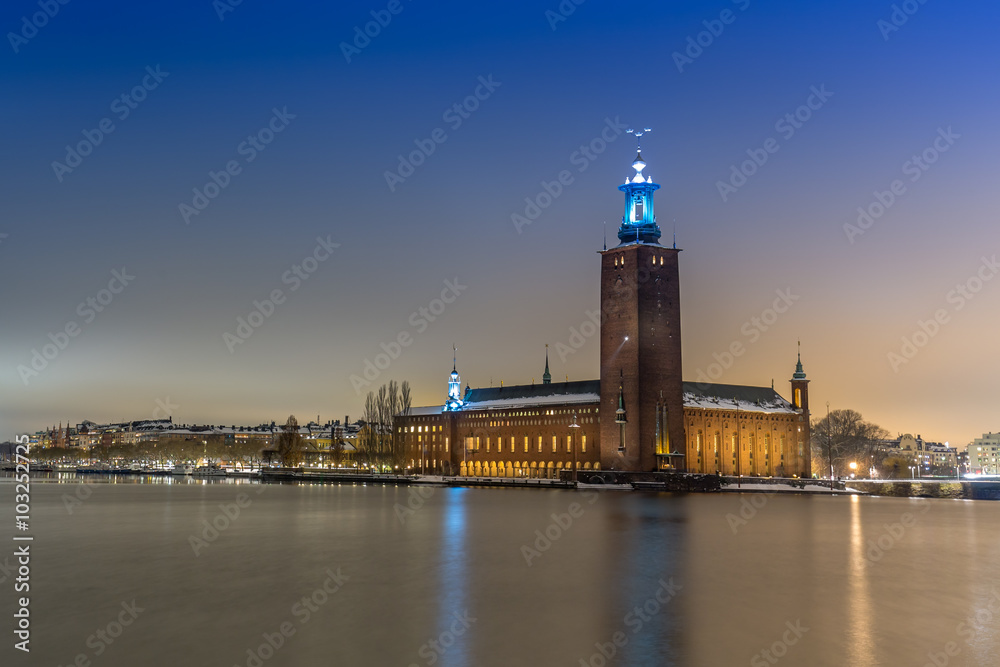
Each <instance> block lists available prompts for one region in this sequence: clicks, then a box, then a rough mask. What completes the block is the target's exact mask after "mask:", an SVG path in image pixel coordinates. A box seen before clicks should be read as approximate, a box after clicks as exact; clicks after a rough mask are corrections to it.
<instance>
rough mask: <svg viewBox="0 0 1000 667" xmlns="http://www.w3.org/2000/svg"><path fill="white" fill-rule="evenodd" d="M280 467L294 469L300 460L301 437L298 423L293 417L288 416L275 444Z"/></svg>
mask: <svg viewBox="0 0 1000 667" xmlns="http://www.w3.org/2000/svg"><path fill="white" fill-rule="evenodd" d="M275 448H276V449H277V450H278V458H279V459H280V461H281V465H282V466H284V467H286V468H294V467H295V466H297V465H298V464H299V461H300V460H301V459H302V436H301V435H299V421H298V420H297V419H296V418H295V415H289V416H288V421H286V422H285V425H284V426H282V427H281V433H280V434H278V439H277V441H276V442H275Z"/></svg>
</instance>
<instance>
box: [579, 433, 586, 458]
mask: <svg viewBox="0 0 1000 667" xmlns="http://www.w3.org/2000/svg"><path fill="white" fill-rule="evenodd" d="M580 451H582V452H583V453H584V454H586V453H587V436H585V435H581V436H580Z"/></svg>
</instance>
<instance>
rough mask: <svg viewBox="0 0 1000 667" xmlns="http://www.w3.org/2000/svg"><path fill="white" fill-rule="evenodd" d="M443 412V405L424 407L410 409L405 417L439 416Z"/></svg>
mask: <svg viewBox="0 0 1000 667" xmlns="http://www.w3.org/2000/svg"><path fill="white" fill-rule="evenodd" d="M442 412H444V406H443V405H428V406H426V407H420V408H410V411H409V412H407V413H406V416H407V417H414V416H415V417H421V416H424V415H439V414H441V413H442Z"/></svg>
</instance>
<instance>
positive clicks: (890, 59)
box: [0, 0, 1000, 449]
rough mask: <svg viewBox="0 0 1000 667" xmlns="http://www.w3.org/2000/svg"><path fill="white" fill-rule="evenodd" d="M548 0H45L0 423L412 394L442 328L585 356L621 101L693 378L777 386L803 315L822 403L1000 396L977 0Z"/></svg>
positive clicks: (958, 427)
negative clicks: (395, 1)
mask: <svg viewBox="0 0 1000 667" xmlns="http://www.w3.org/2000/svg"><path fill="white" fill-rule="evenodd" d="M574 6H575V10H574V11H573V12H572V13H571V14H568V15H566V14H563V13H562V12H561V10H560V9H559V7H560V5H559V3H556V2H519V3H513V4H507V5H504V9H503V11H502V12H498V11H497V10H495V9H493V8H491V7H483V6H475V7H470V6H468V5H465V4H463V5H458V4H457V3H456V4H451V3H444V4H436V5H434V6H433V7H428V6H422V5H419V4H416V3H414V4H411V3H408V2H403V3H400V4H399V5H396V6H395V7H397V8H399V11H398V12H392V11H390V10H389V9H388V8H387V5H386V4H384V3H378V6H376V5H368V4H363V3H346V4H344V3H341V4H337V5H336V6H318V7H312V6H296V7H292V8H274V7H257V6H254V5H252V4H247V3H243V4H241V5H238V6H235V7H232V8H231V9H232V11H225V12H223V13H222V14H221V15H219V14H218V13H217V9H214V8H213V6H212V3H204V2H198V3H186V4H181V5H178V6H172V7H171V8H169V9H167V10H163V9H162V8H157V9H155V10H154V9H153V8H148V7H144V6H136V7H130V8H128V9H127V10H122V9H120V8H116V9H115V10H114V11H111V9H110V7H108V6H105V5H103V4H102V3H98V4H96V5H79V6H78V5H76V4H75V3H72V4H69V5H65V6H62V5H60V9H59V12H58V14H57V15H56V16H53V17H52V18H51V19H50V20H49V21H48V22H47V24H46V25H44V26H42V27H39V28H38V29H37V30H36V31H35V33H32V35H31V36H22V37H21V39H19V40H18V39H15V40H13V42H12V41H11V39H10V38H8V43H9V47H10V50H9V51H8V52H7V53H6V54H5V55H4V56H3V63H4V69H5V72H6V74H7V77H8V82H9V90H10V91H11V94H12V104H11V105H9V106H8V107H6V108H5V109H4V110H3V112H2V113H3V115H4V119H5V121H6V125H7V126H8V127H10V128H16V131H15V132H11V133H10V136H9V139H8V147H7V148H8V149H7V151H5V153H4V155H3V156H0V161H2V162H3V164H4V173H5V174H7V175H8V178H7V182H6V184H7V186H8V187H7V188H6V197H5V215H4V216H3V218H2V220H0V284H2V285H3V289H2V292H0V304H2V309H3V313H4V317H3V322H2V325H0V330H2V333H3V340H4V343H5V344H4V346H3V348H2V350H0V391H2V395H3V399H4V400H3V401H0V429H2V430H3V433H2V434H0V440H7V439H13V436H14V435H15V434H16V433H26V432H35V431H37V430H40V429H42V428H45V427H48V426H51V425H55V424H57V423H59V422H60V421H62V422H65V421H66V420H71V421H73V423H74V424H75V423H77V422H81V421H83V420H84V419H90V420H93V421H95V422H107V421H118V420H131V419H142V418H152V417H155V416H165V414H167V413H168V409H166V408H165V407H164V406H170V407H169V414H172V416H173V418H174V421H175V422H179V423H211V424H220V423H221V424H237V425H243V424H246V425H255V424H257V423H261V422H270V421H272V420H273V421H277V422H279V423H280V422H282V421H283V420H284V419H285V418H286V417H287V416H288V415H289V414H295V415H296V416H297V417H298V418H299V420H300V421H302V422H306V421H309V420H311V419H314V418H315V417H316V415H319V416H320V417H321V419H322V420H323V421H325V420H327V419H343V418H344V417H345V416H346V415H350V416H351V417H352V418H357V417H360V416H361V413H362V406H363V401H364V394H365V392H366V391H367V390H368V389H376V388H377V387H378V385H380V384H382V383H384V382H388V381H389V380H390V379H395V380H397V381H402V380H408V381H409V382H410V384H411V385H412V387H413V402H414V404H415V405H428V404H440V403H443V402H444V399H445V397H446V390H447V375H448V373H449V372H450V371H451V364H452V354H453V352H452V346H453V345H457V346H458V348H459V349H458V358H457V363H458V370H459V372H460V373H461V376H462V384H463V386H464V385H465V384H469V385H471V386H472V387H486V386H490V384H491V383H493V384H495V385H498V384H499V383H500V382H501V381H503V382H504V383H505V384H528V383H530V382H531V381H532V379H534V380H535V382H540V381H541V374H542V370H543V368H544V355H545V345H546V344H548V345H549V346H550V347H549V353H550V356H549V360H550V368H551V372H552V376H553V378H554V379H556V380H562V379H564V378H565V377H566V376H568V377H569V379H570V380H588V379H595V378H597V377H598V375H599V369H598V351H599V350H598V347H599V343H598V340H597V337H596V336H589V337H588V336H585V335H583V334H582V333H581V327H582V325H584V324H585V323H587V322H590V321H591V320H592V318H591V316H590V315H588V313H593V312H594V311H595V310H596V309H598V308H599V303H598V301H599V298H598V289H599V285H598V280H597V277H596V276H597V269H598V267H599V266H600V264H599V262H600V259H599V257H598V256H597V254H596V251H598V250H600V249H601V247H602V243H603V238H604V229H605V222H606V223H607V228H608V230H607V232H608V236H609V238H610V239H614V235H615V230H617V228H618V224H619V221H620V217H621V213H622V212H621V193H619V192H618V190H617V187H618V185H619V184H620V183H621V182H622V181H623V179H624V178H625V176H626V175H628V174H629V172H630V171H631V170H630V167H629V165H630V164H631V162H632V159H633V157H634V151H635V139H634V138H633V137H631V136H629V135H627V134H625V129H628V128H637V129H638V128H644V127H651V128H653V131H652V132H651V133H649V134H648V135H647V136H643V138H642V147H643V157H644V158H645V160H646V162H647V163H648V167H647V172H648V173H649V174H650V175H651V176H652V177H653V178H654V179H655V180H656V182H657V183H659V184H660V185H661V186H662V189H661V190H660V191H659V192H658V194H657V214H658V222H659V225H660V227H661V228H662V230H663V233H664V236H663V239H662V241H663V242H664V243H665V244H667V245H669V242H670V241H669V239H670V237H671V236H672V235H673V234H674V230H675V229H676V238H677V246H678V247H679V248H682V249H683V250H684V252H683V253H681V256H680V276H681V308H682V327H683V340H684V349H683V363H684V376H685V379H687V380H689V381H697V380H699V379H701V377H702V375H704V376H705V377H709V378H710V379H711V380H712V381H715V382H719V383H727V384H758V385H759V384H763V383H764V382H765V381H766V380H769V379H771V378H773V380H774V386H775V388H776V389H777V390H778V392H779V393H781V394H782V395H784V396H786V397H787V396H788V393H789V390H788V386H789V385H788V381H789V379H790V378H791V375H792V372H793V370H794V365H795V360H796V350H797V348H796V342H797V341H799V340H801V342H802V360H803V363H804V365H805V369H806V371H807V373H808V376H809V379H810V380H811V381H812V384H811V385H810V392H811V401H812V406H811V407H812V413H813V416H814V417H822V416H823V415H824V414H825V411H826V403H827V402H829V404H830V408H831V409H833V410H836V409H842V408H850V409H854V410H857V411H859V412H861V413H862V414H863V415H864V417H865V418H866V419H867V420H869V421H873V422H875V423H877V424H879V425H880V426H882V427H884V428H886V429H887V430H888V431H889V432H890V433H893V434H896V433H912V434H913V435H918V434H919V435H922V436H923V438H924V439H926V440H930V441H940V442H945V441H948V442H950V444H951V445H952V446H955V447H959V448H960V449H961V448H964V447H965V446H966V445H967V444H968V443H970V442H972V440H973V439H975V438H978V437H981V436H982V435H983V434H984V433H988V432H993V431H996V430H997V429H998V425H997V423H996V421H995V420H996V417H995V414H996V409H995V405H996V398H997V395H996V390H995V388H994V387H993V382H992V377H991V376H992V375H993V373H992V371H993V369H992V367H991V365H990V363H989V360H990V359H991V358H995V357H996V352H997V342H996V336H995V334H994V332H995V330H996V328H997V324H998V318H1000V315H998V314H997V313H998V311H997V309H996V308H995V307H993V306H995V304H996V303H997V291H998V290H1000V281H994V280H993V277H995V274H996V273H997V272H998V271H1000V265H998V264H997V260H996V255H997V250H998V246H1000V243H998V238H997V233H996V210H997V206H996V202H995V198H996V195H995V194H994V188H993V184H992V180H993V179H992V176H993V175H994V174H995V171H996V168H995V165H994V160H995V157H994V156H995V155H996V150H995V147H996V146H997V143H998V142H997V139H998V138H1000V137H998V134H1000V130H998V129H997V126H996V123H995V121H994V119H993V118H992V116H993V114H992V111H993V109H995V108H996V106H997V104H996V103H997V97H998V92H997V90H996V87H995V86H987V85H984V84H985V82H987V81H990V80H991V79H990V77H991V76H992V75H993V73H992V70H991V69H990V64H991V63H992V62H993V61H994V59H993V58H991V57H990V56H992V55H994V54H993V53H992V52H990V51H988V49H989V48H995V47H994V46H992V45H993V41H992V26H993V25H995V20H992V19H996V18H998V16H997V14H998V13H1000V9H998V8H997V7H995V6H988V7H968V6H958V7H956V6H950V5H946V4H934V3H927V4H923V5H920V6H919V9H918V10H917V11H916V12H915V13H913V14H910V15H907V17H906V20H905V22H901V21H902V20H901V19H900V18H899V17H898V16H895V17H894V10H893V3H891V2H890V3H886V4H885V5H884V6H883V5H878V4H877V5H872V4H870V3H864V2H860V0H850V1H849V2H845V3H842V4H840V5H837V6H836V7H830V6H824V7H825V9H824V10H823V11H824V12H825V13H826V15H825V16H824V18H823V20H820V19H819V18H818V17H817V8H816V7H814V6H811V5H806V6H804V5H802V4H801V3H792V2H789V1H786V2H779V3H777V4H774V3H771V4H768V5H764V4H760V3H756V2H750V0H737V1H734V2H731V3H728V2H720V3H708V2H684V3H677V4H675V5H672V6H669V7H665V6H648V7H646V6H644V7H643V8H642V11H641V13H640V12H627V13H625V12H621V10H620V8H618V7H614V6H605V5H601V4H599V3H585V4H582V5H579V6H576V5H574ZM36 11H38V5H37V3H16V4H15V5H12V6H9V7H6V8H5V9H4V10H3V11H2V12H0V24H2V25H4V26H6V27H7V29H6V30H5V31H4V32H5V33H7V32H11V33H13V34H17V35H21V34H22V32H23V31H24V28H23V24H22V18H23V17H25V16H28V17H30V16H31V15H32V14H33V13H34V12H36ZM373 12H374V13H373ZM727 12H728V13H727ZM373 21H374V22H375V26H376V27H375V28H372V27H370V25H369V24H371V22H373ZM897 24H898V25H897ZM366 29H368V31H369V32H368V35H367V40H366V39H364V38H362V37H359V35H361V36H364V31H365V30H366ZM27 32H30V30H29V31H27ZM609 245H610V241H609ZM734 350H740V353H739V354H738V355H734V354H733V351H734ZM379 355H385V356H384V357H379ZM386 359H388V363H387V364H384V363H382V362H384V361H385V360H386ZM379 366H384V368H380V367H379ZM366 369H367V370H368V375H367V377H366V375H365V372H366ZM372 369H374V370H372ZM352 378H353V379H352ZM359 379H360V380H363V381H364V382H370V385H366V384H364V382H360V381H359Z"/></svg>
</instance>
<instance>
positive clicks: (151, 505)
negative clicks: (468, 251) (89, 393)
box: [0, 475, 1000, 667]
mask: <svg viewBox="0 0 1000 667" xmlns="http://www.w3.org/2000/svg"><path fill="white" fill-rule="evenodd" d="M81 482H84V483H86V485H87V488H88V489H89V490H90V491H91V493H90V494H89V496H88V497H87V498H86V499H84V500H82V501H81V502H80V503H77V504H73V506H72V510H71V511H70V510H68V509H67V506H66V503H65V500H64V497H65V496H72V495H74V494H75V493H76V491H77V490H78V489H80V488H81V486H80V484H81ZM12 493H13V485H12V484H11V483H10V480H9V478H8V479H2V480H0V494H5V496H4V497H10V494H12ZM241 495H242V496H243V497H244V498H245V501H246V503H245V504H246V506H245V507H243V508H242V509H241V510H240V514H239V516H238V517H236V518H235V519H232V520H230V521H229V522H228V525H227V526H226V527H224V528H223V529H221V530H219V532H218V535H217V536H216V537H215V538H213V539H212V540H210V541H208V542H206V546H204V547H203V548H201V551H200V555H198V556H195V555H194V549H193V547H192V542H191V540H192V537H193V536H194V537H195V538H197V537H198V536H201V535H203V532H204V531H205V530H206V528H205V527H206V526H207V525H210V524H211V523H212V522H217V524H218V525H223V524H225V523H226V521H225V520H223V519H220V516H224V508H225V507H227V506H229V507H230V508H231V506H232V504H233V503H235V502H236V501H237V499H238V498H239V497H240V496H241ZM426 495H427V497H426V498H422V499H421V502H414V505H415V506H416V508H415V509H413V511H412V512H409V513H405V514H404V515H403V518H402V520H401V519H400V513H399V511H398V507H413V505H410V504H409V503H410V501H411V500H412V498H413V489H411V488H407V487H394V486H362V485H343V486H284V485H260V484H257V483H256V482H253V481H251V480H246V479H226V480H209V479H198V478H193V479H192V478H172V477H169V476H167V477H146V478H141V479H140V478H128V477H120V478H107V477H104V478H99V477H97V476H87V477H82V476H81V477H78V476H75V475H73V476H69V475H65V476H64V475H58V476H53V477H52V478H51V479H49V480H35V481H34V482H33V486H32V526H33V531H32V532H33V534H34V535H35V538H36V540H35V542H34V543H33V545H32V549H33V560H32V577H33V582H32V585H33V588H32V591H31V598H32V603H31V609H32V614H33V617H32V618H33V629H34V633H35V634H34V635H33V651H32V655H31V656H30V659H25V658H23V657H22V656H19V655H13V656H12V657H11V659H10V660H9V661H8V660H7V655H10V653H12V652H11V651H8V649H9V647H8V648H5V649H3V650H4V651H8V652H7V653H5V654H4V656H5V657H4V665H7V664H16V665H21V664H25V665H27V664H30V665H38V664H53V665H65V664H69V663H71V662H72V661H73V660H74V658H75V657H76V656H77V655H78V654H84V655H86V656H88V657H89V658H90V659H91V660H93V663H94V664H95V665H98V664H100V665H136V664H143V665H177V664H182V663H184V664H187V663H191V664H219V665H244V666H245V665H247V664H248V650H249V651H253V650H254V649H256V648H257V647H259V646H260V645H261V642H263V641H264V639H263V638H264V635H266V634H268V633H273V632H274V631H275V629H276V628H278V627H280V625H281V623H282V622H286V621H287V622H290V623H292V624H293V627H294V629H295V634H294V635H293V636H291V637H290V638H288V639H287V641H286V642H285V643H284V645H283V646H282V647H281V648H280V649H279V650H278V651H276V652H274V654H273V656H269V657H268V658H267V659H266V660H265V661H263V662H262V665H263V667H272V666H275V665H324V664H331V663H333V664H345V665H400V666H401V667H408V666H411V665H418V666H423V665H429V664H431V661H432V659H433V660H434V663H433V664H435V665H443V666H446V667H457V666H461V665H556V664H563V665H574V666H576V665H587V664H593V665H598V664H601V659H603V658H602V656H601V651H602V649H603V651H605V652H611V651H612V649H613V651H614V656H613V657H612V658H610V659H609V660H607V664H609V665H611V664H621V665H640V666H643V665H682V666H683V665H713V666H714V665H747V664H753V663H752V660H753V659H754V658H755V656H759V655H760V651H762V650H768V649H769V647H772V646H773V645H774V643H775V642H776V641H779V640H780V639H781V638H782V635H783V632H784V630H785V629H786V628H787V627H788V626H787V624H788V623H795V622H796V621H800V622H801V624H802V625H803V626H805V627H808V628H809V630H808V632H807V633H806V634H805V635H804V636H803V638H802V640H801V641H799V642H797V643H796V644H795V645H793V646H789V647H787V651H786V653H785V654H784V656H783V657H782V658H781V660H780V662H779V663H778V664H781V665H844V664H849V665H914V667H921V666H922V665H924V664H927V663H928V661H929V659H930V658H929V657H928V656H929V655H931V654H936V653H937V652H940V651H942V650H944V649H945V647H946V645H947V644H948V643H949V642H955V643H956V646H957V647H958V649H959V652H958V654H957V655H955V656H950V657H949V663H948V664H949V665H993V664H996V661H995V660H996V659H995V656H996V655H997V654H998V649H1000V646H998V641H1000V637H998V629H1000V599H998V598H992V591H993V590H994V589H996V588H1000V558H998V556H1000V521H998V520H997V519H998V518H1000V516H998V513H1000V504H997V503H989V502H967V501H951V500H933V501H914V500H909V499H895V498H867V497H856V498H843V497H838V498H831V497H825V496H821V497H808V496H788V497H781V496H775V497H768V499H767V502H766V504H764V505H763V506H762V507H761V508H759V509H758V510H757V511H756V513H755V515H754V516H753V517H751V518H750V519H749V520H748V521H747V522H746V524H745V525H741V526H739V527H738V530H736V531H735V532H734V530H733V529H732V528H731V524H730V523H729V522H727V519H726V516H727V514H731V513H734V512H739V511H740V508H741V501H742V500H743V499H745V498H746V497H747V496H740V495H735V494H733V495H728V494H727V495H688V496H672V495H668V494H639V493H619V492H604V493H600V494H593V493H585V492H580V493H577V492H570V491H564V490H521V489H517V490H515V489H495V490H494V489H453V488H444V487H439V488H435V489H433V492H432V493H428V494H426ZM591 498H592V499H593V502H591ZM574 503H577V504H578V505H579V511H577V512H576V514H577V516H575V518H573V521H572V523H571V525H568V526H566V523H565V516H566V515H567V514H568V513H569V512H570V508H571V506H572V505H573V504H574ZM2 506H3V507H10V503H8V502H6V500H5V501H4V503H3V505H2ZM925 510H926V511H925ZM230 511H232V510H231V509H230ZM907 513H909V514H911V515H913V516H914V517H915V519H914V521H913V522H912V525H910V526H908V527H905V529H904V530H903V531H902V533H899V532H898V529H896V528H894V527H893V526H894V525H895V524H897V523H899V522H901V521H902V517H903V516H904V515H905V514H907ZM4 514H5V517H4V518H3V525H4V526H7V527H8V528H7V529H6V531H4V532H5V534H6V535H7V541H8V544H10V542H9V531H10V528H9V526H10V525H11V522H12V517H11V516H10V514H11V512H10V510H7V511H6V512H5V513H4ZM553 515H555V516H556V517H559V519H558V521H559V522H563V526H566V527H559V529H558V530H556V529H555V528H553V527H552V526H553V525H554V524H556V525H558V522H557V521H556V519H555V518H554V517H553ZM547 530H548V531H550V533H549V534H550V536H554V539H551V540H549V542H548V546H545V544H544V543H542V546H545V548H544V549H543V550H541V551H539V552H538V555H537V557H534V558H533V559H532V560H531V564H530V565H529V564H528V563H527V562H526V559H525V555H524V551H523V547H525V546H530V547H532V548H534V545H536V542H537V540H538V534H539V533H536V531H540V532H541V533H543V534H544V533H545V531H547ZM886 534H889V536H890V537H892V536H893V535H896V537H893V539H892V540H890V539H889V538H888V537H885V535H886ZM0 537H4V535H0ZM880 538H881V539H882V542H881V544H882V546H883V547H886V548H883V549H882V550H881V551H877V550H876V551H873V547H874V546H878V545H879V544H880V543H879V539H880ZM873 554H874V557H873ZM4 555H5V554H4V553H3V552H0V563H2V559H3V557H4ZM337 568H342V571H343V574H344V575H346V576H347V577H348V579H347V582H346V583H345V584H344V586H343V588H342V589H341V590H339V591H337V592H336V593H333V594H332V595H330V596H329V600H328V601H325V602H324V603H323V604H322V605H320V606H319V608H318V609H317V610H316V611H315V612H314V613H311V614H310V618H309V620H308V621H307V622H301V619H302V617H301V616H297V615H296V614H295V612H294V610H295V606H294V605H295V604H296V603H297V602H298V601H301V600H302V598H303V597H304V596H308V595H311V594H312V593H313V592H314V591H316V590H317V587H319V586H321V585H322V583H323V580H324V579H325V578H326V576H327V575H326V574H325V573H326V571H327V570H328V569H332V570H334V571H336V570H337ZM0 574H2V573H0ZM661 580H664V581H671V580H673V581H674V582H675V583H676V584H677V585H678V586H679V587H680V590H679V592H678V593H677V596H676V597H675V598H674V599H671V600H670V601H669V602H668V603H667V604H665V605H653V606H651V607H649V609H654V608H655V613H652V614H647V615H646V616H644V617H639V618H642V619H643V620H642V622H641V623H639V622H637V621H636V619H637V617H636V616H635V615H634V610H635V609H636V608H637V607H639V608H643V607H644V605H646V604H647V603H648V602H649V601H650V599H651V598H652V597H653V596H654V595H655V593H656V590H657V588H658V587H659V586H660V582H661ZM5 589H6V590H7V591H8V594H6V595H4V596H3V597H2V598H0V613H3V614H8V613H12V611H13V600H12V596H11V594H10V593H9V590H10V589H9V588H6V586H5ZM133 598H135V599H136V600H137V601H139V605H140V606H142V607H143V608H144V609H145V611H144V612H143V613H142V615H141V616H140V617H139V618H138V619H137V621H136V623H135V624H134V625H133V626H131V627H129V628H128V629H127V630H126V631H125V632H123V634H122V635H121V637H120V638H119V639H118V640H117V641H115V643H114V644H113V645H110V646H109V647H107V650H106V651H105V652H104V654H103V655H101V656H99V657H97V656H94V649H93V648H91V647H88V644H87V640H88V637H90V636H91V635H92V634H93V633H94V632H95V630H96V629H97V628H98V627H103V626H105V625H107V623H108V622H109V621H112V620H113V619H114V618H115V617H116V614H117V613H118V610H120V609H121V603H122V602H123V601H124V602H127V601H131V600H132V599H133ZM991 599H996V600H998V601H997V613H991V617H990V618H989V619H988V620H987V618H986V612H987V611H988V609H989V607H988V606H989V604H990V602H991ZM977 610H980V612H981V613H980V620H981V621H982V622H978V623H977V624H976V626H975V632H973V633H971V634H969V633H966V634H963V633H962V628H961V626H960V624H961V623H963V622H965V621H967V619H969V617H970V616H971V617H973V618H975V614H976V611H977ZM630 614H633V615H632V616H630ZM463 615H466V616H464V618H474V619H475V621H474V622H473V623H472V624H471V626H470V627H468V629H467V630H464V629H463V632H462V633H459V634H456V635H455V636H454V637H452V636H451V635H450V634H449V633H450V632H451V631H452V630H453V628H454V627H456V626H455V624H456V616H458V617H463ZM8 618H9V616H8ZM616 632H620V633H622V635H621V637H623V638H624V639H625V641H623V642H622V643H621V645H618V646H615V645H614V639H613V638H614V637H615V633H616ZM442 639H443V640H444V641H442ZM452 640H453V641H452ZM967 640H968V641H967ZM431 642H437V644H436V646H437V648H432V647H433V646H434V645H432V644H431ZM445 643H447V644H448V645H447V646H445V645H444V644H445Z"/></svg>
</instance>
